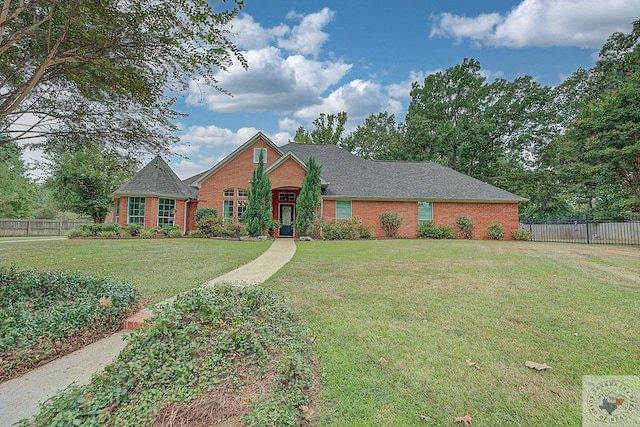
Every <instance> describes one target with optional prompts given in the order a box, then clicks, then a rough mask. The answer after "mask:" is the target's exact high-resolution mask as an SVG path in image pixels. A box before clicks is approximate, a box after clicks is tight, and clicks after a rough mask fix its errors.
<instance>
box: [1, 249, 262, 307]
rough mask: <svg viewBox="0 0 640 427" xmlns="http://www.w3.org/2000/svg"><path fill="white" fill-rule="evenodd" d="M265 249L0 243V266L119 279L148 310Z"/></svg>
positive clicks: (234, 266)
mask: <svg viewBox="0 0 640 427" xmlns="http://www.w3.org/2000/svg"><path fill="white" fill-rule="evenodd" d="M269 245H270V243H268V242H254V241H251V242H247V241H243V242H240V241H229V240H211V239H104V240H102V239H72V240H52V241H33V242H16V243H8V242H2V241H0V265H5V266H11V265H15V266H16V267H18V268H20V269H35V270H41V271H43V270H64V271H79V272H82V273H85V274H88V275H94V276H109V277H115V278H119V279H122V280H125V281H127V282H129V283H131V284H133V285H135V286H136V287H137V288H138V290H139V291H140V294H141V297H142V303H143V304H144V305H147V304H151V303H156V302H158V301H162V300H164V299H166V298H169V297H171V296H174V295H176V294H178V293H180V292H182V291H185V290H187V289H191V288H193V287H196V286H198V285H200V284H202V283H203V282H206V281H208V280H210V279H213V278H214V277H217V276H219V275H221V274H223V273H226V272H228V271H231V270H233V269H235V268H236V267H239V266H241V265H243V264H245V263H247V262H249V261H251V260H252V259H254V258H256V257H258V256H259V255H260V254H261V253H262V252H264V251H265V250H267V248H268V247H269Z"/></svg>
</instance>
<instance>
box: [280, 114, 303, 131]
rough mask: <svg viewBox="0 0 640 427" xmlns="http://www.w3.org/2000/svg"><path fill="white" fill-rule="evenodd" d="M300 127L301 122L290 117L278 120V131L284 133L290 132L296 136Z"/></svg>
mask: <svg viewBox="0 0 640 427" xmlns="http://www.w3.org/2000/svg"><path fill="white" fill-rule="evenodd" d="M300 126H301V125H300V122H298V121H296V120H294V119H292V118H290V117H285V118H283V119H280V120H278V129H280V130H282V131H284V132H290V133H294V134H295V132H296V130H298V128H299V127H300Z"/></svg>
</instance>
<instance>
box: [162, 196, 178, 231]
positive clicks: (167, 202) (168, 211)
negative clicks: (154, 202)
mask: <svg viewBox="0 0 640 427" xmlns="http://www.w3.org/2000/svg"><path fill="white" fill-rule="evenodd" d="M175 213H176V201H175V200H174V199H159V200H158V227H162V226H163V225H173V224H174V223H175Z"/></svg>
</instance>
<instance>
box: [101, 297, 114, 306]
mask: <svg viewBox="0 0 640 427" xmlns="http://www.w3.org/2000/svg"><path fill="white" fill-rule="evenodd" d="M111 306H113V303H112V302H111V297H110V296H108V297H106V298H104V297H103V298H100V302H99V303H98V307H100V308H103V307H111Z"/></svg>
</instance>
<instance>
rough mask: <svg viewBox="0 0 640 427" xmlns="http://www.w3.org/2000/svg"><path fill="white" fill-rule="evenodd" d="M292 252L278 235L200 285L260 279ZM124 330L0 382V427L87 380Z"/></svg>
mask: <svg viewBox="0 0 640 427" xmlns="http://www.w3.org/2000/svg"><path fill="white" fill-rule="evenodd" d="M295 252H296V244H295V242H294V240H293V239H277V240H275V241H274V242H273V243H272V244H271V246H270V247H269V249H267V251H266V252H264V253H263V254H262V255H260V256H259V257H258V258H256V259H255V260H253V261H251V262H249V263H248V264H245V265H243V266H242V267H239V268H237V269H235V270H233V271H231V272H229V273H226V274H223V275H222V276H219V277H216V278H215V279H213V280H211V281H209V282H207V283H206V284H204V285H203V286H212V285H214V284H216V283H222V282H237V283H238V284H239V285H253V284H259V283H262V282H264V281H265V280H267V279H268V278H269V277H271V276H272V275H273V274H274V273H275V272H276V271H278V270H279V269H280V268H281V267H282V266H284V265H285V264H286V263H287V262H289V261H290V260H291V258H293V255H294V254H295ZM170 300H171V299H170ZM170 300H169V301H170ZM169 301H163V302H161V304H162V303H166V302H169ZM124 334H126V332H124V331H123V332H119V333H117V334H114V335H111V336H110V337H107V338H105V339H103V340H100V341H98V342H95V343H93V344H91V345H88V346H86V347H84V348H82V349H80V350H78V351H76V352H74V353H71V354H69V355H67V356H65V357H62V358H60V359H58V360H55V361H53V362H51V363H48V364H46V365H44V366H41V367H40V368H37V369H34V370H32V371H30V372H28V373H26V374H25V375H23V376H21V377H18V378H14V379H12V380H9V381H5V382H3V383H0V427H9V426H11V425H12V424H14V423H16V422H17V421H19V420H21V419H23V418H28V417H31V416H32V415H34V414H35V413H36V412H38V403H41V402H44V401H45V400H47V399H48V398H49V397H51V396H53V395H54V394H55V393H56V392H57V391H58V390H61V389H64V388H66V387H67V386H69V385H70V384H72V383H76V384H78V385H82V384H88V383H89V382H90V381H91V376H92V375H93V374H94V373H97V372H100V371H101V370H102V369H104V367H105V366H106V365H108V364H109V363H111V362H112V361H113V360H114V359H115V358H116V357H117V356H118V353H120V351H121V350H122V349H123V348H124V346H125V344H126V343H125V342H124V341H123V336H124Z"/></svg>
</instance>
